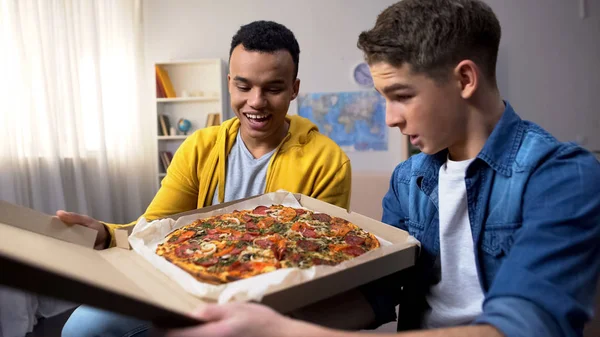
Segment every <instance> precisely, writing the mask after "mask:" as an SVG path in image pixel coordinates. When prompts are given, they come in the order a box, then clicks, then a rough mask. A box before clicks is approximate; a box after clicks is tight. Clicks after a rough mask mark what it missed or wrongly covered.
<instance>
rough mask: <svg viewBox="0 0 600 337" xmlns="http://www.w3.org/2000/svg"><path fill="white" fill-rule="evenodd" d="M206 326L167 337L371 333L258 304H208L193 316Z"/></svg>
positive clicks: (486, 333) (486, 334) (473, 330)
mask: <svg viewBox="0 0 600 337" xmlns="http://www.w3.org/2000/svg"><path fill="white" fill-rule="evenodd" d="M194 316H195V317H197V318H198V319H200V320H202V321H205V322H206V323H205V324H203V325H200V326H198V327H193V328H188V329H181V330H173V331H169V332H168V333H167V334H166V335H167V336H168V337H225V336H228V337H234V336H245V337H259V336H260V337H359V336H365V337H366V336H372V334H371V333H368V334H367V333H356V332H344V331H339V330H331V329H328V328H324V327H320V326H317V325H313V324H309V323H304V322H300V321H297V320H293V319H290V318H287V317H284V316H281V315H279V314H278V313H276V312H275V311H273V310H271V309H269V308H267V307H265V306H262V305H258V304H249V303H237V304H226V305H222V306H218V305H207V306H205V307H202V308H201V310H200V311H198V312H197V313H195V314H194ZM378 336H382V337H386V336H387V337H391V336H395V337H503V335H502V334H500V333H499V332H498V330H496V329H495V328H493V327H491V326H489V325H481V326H468V327H457V328H449V329H439V330H430V331H421V332H407V333H402V334H381V335H378Z"/></svg>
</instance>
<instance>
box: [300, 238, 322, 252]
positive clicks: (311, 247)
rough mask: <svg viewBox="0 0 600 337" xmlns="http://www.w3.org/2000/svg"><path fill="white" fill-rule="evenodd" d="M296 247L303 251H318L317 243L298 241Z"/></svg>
mask: <svg viewBox="0 0 600 337" xmlns="http://www.w3.org/2000/svg"><path fill="white" fill-rule="evenodd" d="M298 246H299V247H300V248H302V249H304V250H307V251H311V252H314V251H317V250H318V249H319V245H318V244H317V243H315V242H313V241H309V240H299V241H298Z"/></svg>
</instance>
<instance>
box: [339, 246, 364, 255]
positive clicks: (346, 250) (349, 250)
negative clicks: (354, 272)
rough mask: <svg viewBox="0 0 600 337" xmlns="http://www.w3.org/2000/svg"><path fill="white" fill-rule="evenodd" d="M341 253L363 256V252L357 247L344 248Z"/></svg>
mask: <svg viewBox="0 0 600 337" xmlns="http://www.w3.org/2000/svg"><path fill="white" fill-rule="evenodd" d="M343 252H344V253H346V254H348V255H352V256H359V255H362V254H364V253H365V250H364V249H362V248H360V247H357V246H350V247H346V248H344V249H343Z"/></svg>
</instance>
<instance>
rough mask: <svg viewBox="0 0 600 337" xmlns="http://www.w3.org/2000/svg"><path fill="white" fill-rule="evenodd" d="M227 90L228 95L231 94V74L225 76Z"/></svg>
mask: <svg viewBox="0 0 600 337" xmlns="http://www.w3.org/2000/svg"><path fill="white" fill-rule="evenodd" d="M227 89H228V90H229V94H231V74H227Z"/></svg>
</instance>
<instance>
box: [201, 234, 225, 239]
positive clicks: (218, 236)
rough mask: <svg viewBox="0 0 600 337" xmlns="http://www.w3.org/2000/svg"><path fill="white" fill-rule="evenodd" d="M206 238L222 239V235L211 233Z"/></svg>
mask: <svg viewBox="0 0 600 337" xmlns="http://www.w3.org/2000/svg"><path fill="white" fill-rule="evenodd" d="M204 239H205V240H209V241H210V240H219V239H221V235H220V234H209V235H207V236H205V237H204Z"/></svg>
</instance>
